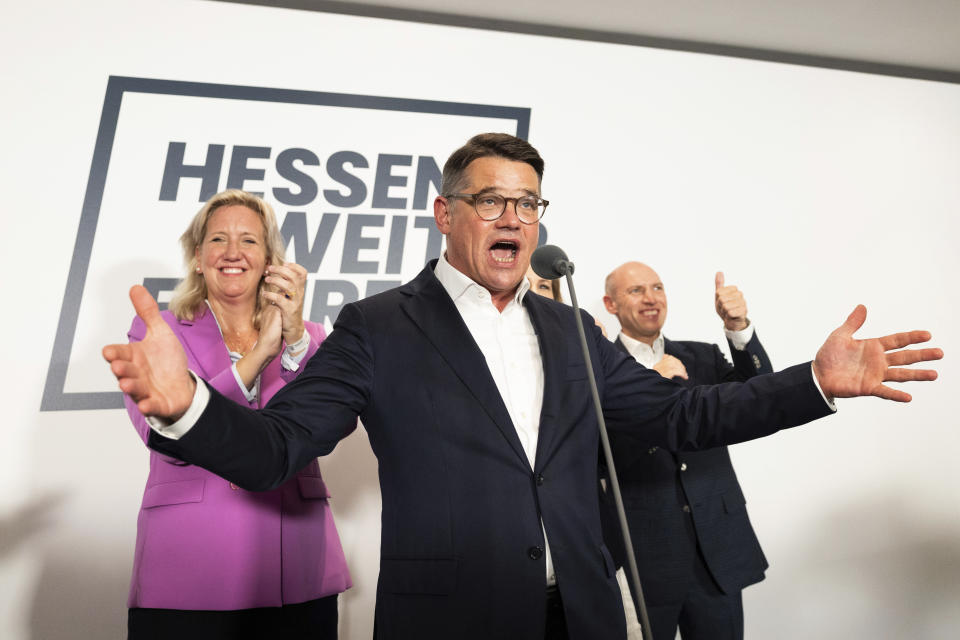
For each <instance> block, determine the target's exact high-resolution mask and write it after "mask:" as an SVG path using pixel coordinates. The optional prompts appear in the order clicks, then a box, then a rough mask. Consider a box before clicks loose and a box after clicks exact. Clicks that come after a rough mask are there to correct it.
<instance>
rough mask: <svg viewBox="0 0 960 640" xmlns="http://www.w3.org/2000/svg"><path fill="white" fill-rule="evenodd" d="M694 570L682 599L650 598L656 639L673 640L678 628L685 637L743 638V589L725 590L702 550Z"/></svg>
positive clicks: (649, 611) (692, 639) (694, 639)
mask: <svg viewBox="0 0 960 640" xmlns="http://www.w3.org/2000/svg"><path fill="white" fill-rule="evenodd" d="M693 574H694V575H693V579H692V580H691V584H690V587H689V589H688V590H687V592H686V594H685V595H684V596H683V598H682V599H681V600H678V601H676V602H657V603H651V602H649V601H647V615H648V616H649V617H650V630H651V631H652V632H653V638H654V640H673V639H674V638H675V637H676V635H677V629H678V628H679V629H680V637H681V638H682V639H683V640H743V597H742V594H741V592H740V591H739V590H738V591H734V592H731V593H723V592H722V591H721V590H720V588H719V587H718V586H717V583H716V582H714V580H713V576H711V575H710V572H709V570H708V569H707V567H706V565H705V564H704V561H703V558H702V557H701V555H700V553H699V551H698V553H697V558H696V561H695V567H694V571H693Z"/></svg>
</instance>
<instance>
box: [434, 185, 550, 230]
mask: <svg viewBox="0 0 960 640" xmlns="http://www.w3.org/2000/svg"><path fill="white" fill-rule="evenodd" d="M443 197H444V198H462V199H464V200H470V201H471V202H473V208H474V210H475V211H476V212H477V215H478V216H480V219H481V220H486V221H487V222H491V221H493V220H496V219H497V218H499V217H500V216H502V215H503V212H504V211H506V210H507V202H509V201H511V200H513V204H514V207H515V208H516V210H517V218H519V219H520V222H522V223H524V224H533V223H535V222H536V221H537V220H539V219H540V218H542V217H543V214H544V213H545V212H546V211H547V205H548V204H550V202H549V201H547V200H544V199H543V198H538V197H537V196H521V197H519V198H507V197H506V196H502V195H500V194H499V193H493V192H486V193H448V194H447V195H445V196H443Z"/></svg>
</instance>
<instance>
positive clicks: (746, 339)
mask: <svg viewBox="0 0 960 640" xmlns="http://www.w3.org/2000/svg"><path fill="white" fill-rule="evenodd" d="M748 322H749V321H748ZM723 332H724V333H725V334H727V340H729V341H730V343H731V344H732V345H733V348H734V349H736V350H737V351H743V350H744V349H746V348H747V345H748V344H749V343H750V341H751V340H753V323H752V322H750V323H749V324H748V325H747V328H746V329H741V330H740V331H730V329H727V328H726V327H724V328H723Z"/></svg>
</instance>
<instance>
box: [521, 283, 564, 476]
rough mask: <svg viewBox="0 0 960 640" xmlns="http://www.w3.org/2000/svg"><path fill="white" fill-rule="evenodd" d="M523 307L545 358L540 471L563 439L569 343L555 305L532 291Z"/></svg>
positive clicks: (538, 437)
mask: <svg viewBox="0 0 960 640" xmlns="http://www.w3.org/2000/svg"><path fill="white" fill-rule="evenodd" d="M523 306H524V307H525V308H526V309H527V312H528V313H529V314H530V321H531V322H532V323H533V328H534V330H535V331H536V332H537V342H538V343H539V344H540V357H541V359H542V361H543V408H542V409H541V411H540V431H539V434H538V435H537V455H536V458H534V463H535V465H536V467H537V469H538V470H539V469H543V467H544V466H545V465H546V464H547V461H549V459H550V456H551V454H552V453H553V451H554V449H555V448H556V446H557V443H558V442H559V441H560V438H559V437H558V436H559V434H558V431H559V424H560V422H559V420H558V417H559V414H560V407H561V402H562V400H563V388H564V382H565V380H566V377H567V376H566V374H567V342H566V340H565V337H564V334H563V330H562V329H561V324H560V315H559V314H558V313H557V310H556V309H555V308H554V307H553V305H550V304H549V303H547V302H545V301H543V300H541V299H540V298H539V297H538V296H536V295H534V294H530V293H528V294H527V295H526V296H524V298H523ZM571 426H572V425H571Z"/></svg>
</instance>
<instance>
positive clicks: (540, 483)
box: [537, 473, 543, 487]
mask: <svg viewBox="0 0 960 640" xmlns="http://www.w3.org/2000/svg"><path fill="white" fill-rule="evenodd" d="M542 484H543V474H542V473H538V474H537V486H538V487H539V486H540V485H542Z"/></svg>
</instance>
